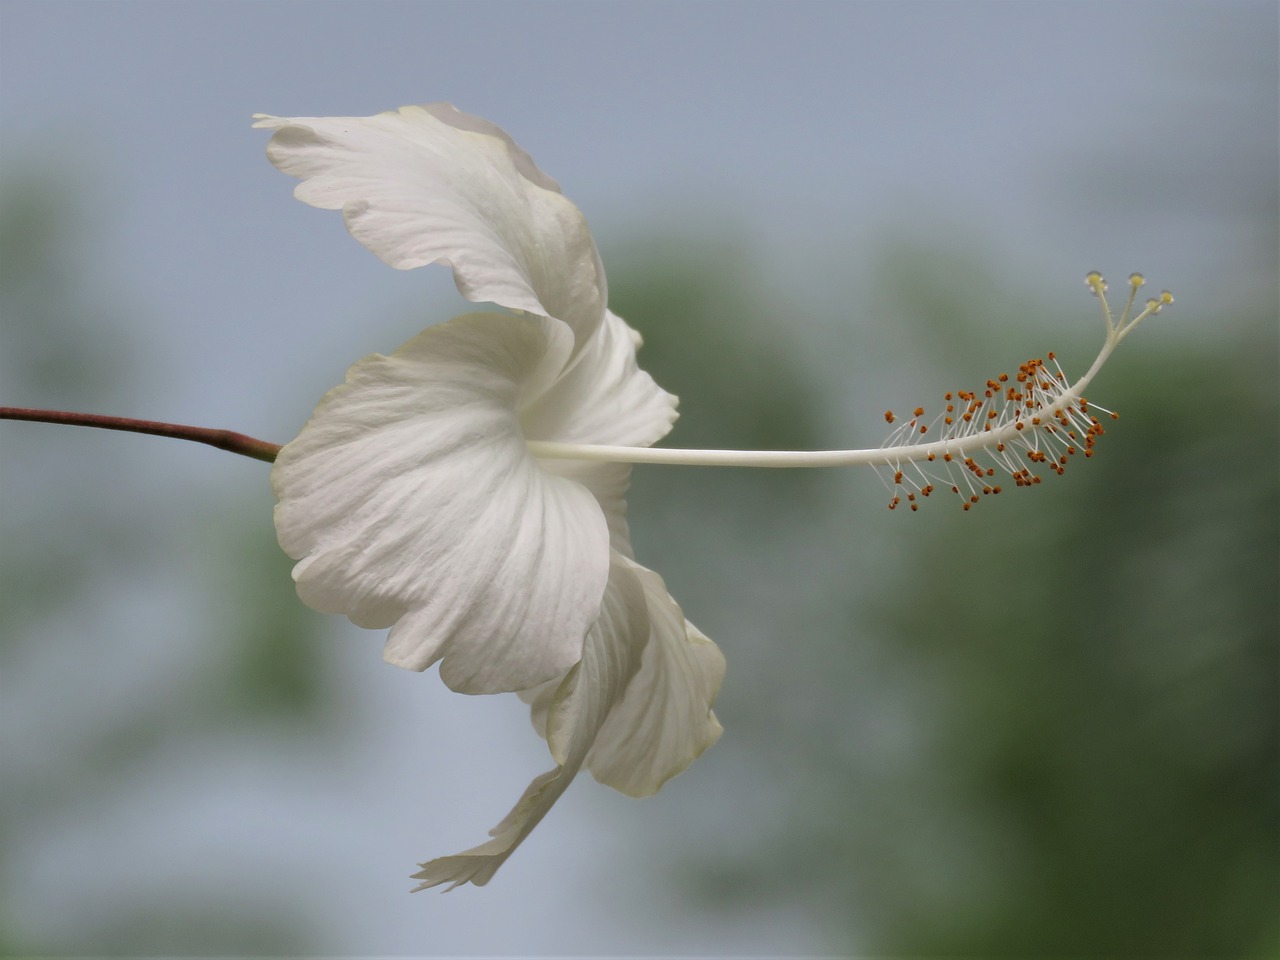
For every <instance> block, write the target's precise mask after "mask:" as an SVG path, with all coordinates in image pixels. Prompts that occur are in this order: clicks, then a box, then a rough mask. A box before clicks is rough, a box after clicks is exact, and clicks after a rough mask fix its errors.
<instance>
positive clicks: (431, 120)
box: [255, 103, 608, 344]
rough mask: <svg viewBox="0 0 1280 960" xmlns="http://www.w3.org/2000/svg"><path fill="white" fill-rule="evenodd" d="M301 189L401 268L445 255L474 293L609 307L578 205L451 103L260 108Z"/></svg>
mask: <svg viewBox="0 0 1280 960" xmlns="http://www.w3.org/2000/svg"><path fill="white" fill-rule="evenodd" d="M255 119H256V120H257V123H256V124H255V126H257V127H265V128H268V129H271V130H274V131H275V133H274V135H273V136H272V138H271V142H270V144H269V145H268V147H267V156H268V157H269V158H270V160H271V162H272V163H274V164H275V165H276V166H277V167H278V168H280V170H282V171H283V172H285V173H287V174H290V175H291V176H294V177H298V178H300V179H301V180H302V183H300V184H299V185H298V187H297V189H296V190H295V191H294V194H295V196H297V197H298V199H300V200H302V201H304V202H305V203H309V204H311V205H312V206H316V207H321V208H324V209H327V210H341V211H342V212H343V217H344V218H345V220H346V223H347V228H348V229H349V230H350V231H351V233H352V235H353V236H354V237H355V238H356V239H357V240H359V241H360V242H361V243H362V244H364V245H365V246H366V247H368V248H369V249H370V250H372V251H373V252H374V253H376V254H377V255H378V256H379V257H381V258H382V259H383V260H384V261H385V262H386V263H388V264H390V265H391V266H393V267H397V268H399V269H402V270H407V269H411V268H414V267H420V266H424V265H426V264H428V263H436V262H442V263H446V264H448V265H449V266H451V267H452V268H453V273H454V279H455V281H456V283H457V285H458V289H459V291H461V293H462V295H463V296H465V297H467V298H468V299H469V300H473V301H477V302H493V303H497V304H501V305H502V306H505V307H509V308H511V309H513V310H522V311H526V312H529V313H536V314H541V315H545V316H550V317H556V318H558V319H560V320H563V321H564V322H565V323H567V324H569V326H570V327H571V328H572V329H573V331H574V336H575V338H576V339H577V341H578V343H579V344H581V343H585V342H586V340H587V338H588V336H589V335H590V334H591V333H592V332H593V331H594V330H595V329H596V327H598V326H599V325H600V323H601V321H602V320H603V318H604V311H605V304H606V302H607V300H608V296H607V292H606V286H605V276H604V269H603V267H601V265H600V258H599V255H598V254H597V252H596V247H595V242H594V241H593V240H592V239H591V232H590V231H589V230H588V228H587V222H586V219H585V218H584V217H583V216H582V213H581V211H579V210H578V208H577V207H576V206H574V205H573V203H571V202H570V201H569V200H567V199H566V198H565V197H564V196H562V195H561V193H560V191H559V187H557V186H556V183H555V181H554V180H552V179H551V178H550V177H547V176H546V175H545V174H543V173H542V172H541V171H540V170H538V168H537V167H536V166H534V164H533V161H532V160H531V159H530V158H529V156H528V154H526V153H525V152H524V151H523V150H521V149H520V148H519V147H518V146H516V144H515V143H514V141H512V140H511V138H510V137H508V136H507V135H506V134H505V133H503V132H502V130H500V129H499V128H498V127H496V126H494V125H493V124H491V123H489V122H488V121H485V120H481V119H480V118H478V117H472V116H468V115H467V114H465V113H461V112H459V111H458V110H456V109H454V108H453V107H452V106H450V105H449V104H443V103H433V104H427V105H425V106H413V107H402V108H400V110H398V111H390V112H387V113H380V114H378V115H377V116H374V117H295V118H285V117H270V116H265V115H262V114H258V115H256V116H255Z"/></svg>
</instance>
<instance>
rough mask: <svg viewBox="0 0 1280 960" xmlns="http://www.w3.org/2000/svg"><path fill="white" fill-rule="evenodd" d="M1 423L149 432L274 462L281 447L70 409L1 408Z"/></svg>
mask: <svg viewBox="0 0 1280 960" xmlns="http://www.w3.org/2000/svg"><path fill="white" fill-rule="evenodd" d="M0 420H28V421H32V422H35V423H63V424H68V425H70V426H76V427H98V428H99V429H102V430H124V431H127V432H129V433H147V434H150V435H152V436H154V437H172V438H173V439H175V440H191V441H193V442H195V443H205V444H208V445H209V446H211V447H217V448H218V449H219V450H227V451H229V452H231V453H238V454H240V456H242V457H251V458H252V459H254V460H263V461H266V462H267V463H272V462H273V461H274V460H275V458H276V454H277V453H279V452H280V444H278V443H268V442H267V441H266V440H257V439H254V438H253V437H248V436H245V435H244V434H243V433H234V432H233V431H231V430H213V429H210V428H208V427H189V426H186V425H184V424H181V423H162V422H161V421H158V420H134V419H133V418H131V417H104V416H102V415H100V414H96V413H71V412H70V411H66V410H33V409H29V408H26V407H0Z"/></svg>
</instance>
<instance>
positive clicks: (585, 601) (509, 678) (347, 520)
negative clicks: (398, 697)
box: [272, 314, 609, 693]
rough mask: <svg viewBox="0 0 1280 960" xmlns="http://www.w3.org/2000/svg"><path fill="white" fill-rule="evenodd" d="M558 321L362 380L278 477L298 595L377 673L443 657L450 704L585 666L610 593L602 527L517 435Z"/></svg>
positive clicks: (484, 333) (289, 450) (340, 397)
mask: <svg viewBox="0 0 1280 960" xmlns="http://www.w3.org/2000/svg"><path fill="white" fill-rule="evenodd" d="M570 349H571V345H570V334H569V331H568V329H567V328H566V327H565V326H564V325H563V324H562V323H560V322H559V321H556V320H551V319H546V318H519V317H511V316H505V315H500V314H470V315H467V316H463V317H459V318H457V319H455V320H453V321H450V322H449V323H446V324H443V325H441V326H437V327H432V328H430V329H428V330H426V331H425V332H423V333H421V334H419V335H418V336H417V337H415V338H414V339H413V340H410V341H409V342H408V343H407V344H405V345H404V346H403V347H401V348H400V349H399V350H397V351H396V352H395V353H394V354H392V355H391V356H389V357H383V356H372V357H367V358H366V359H364V360H362V361H360V362H359V363H357V364H355V365H354V366H353V367H352V368H351V369H350V371H349V372H348V375H347V380H346V383H344V384H343V385H342V386H340V387H337V388H336V389H334V390H332V391H330V392H329V394H328V395H327V396H326V397H325V398H324V399H323V400H322V401H321V403H320V405H319V406H318V407H317V408H316V411H315V413H314V414H313V415H312V417H311V419H310V420H309V421H308V423H307V424H306V426H305V427H304V428H303V430H302V432H301V433H300V434H299V436H298V437H297V439H295V440H293V441H292V442H291V443H289V444H287V445H286V446H285V447H284V448H283V449H282V450H281V452H280V456H279V458H278V459H277V460H276V463H275V466H274V467H273V469H272V487H273V489H274V490H275V493H276V498H277V500H278V504H277V507H276V528H277V533H278V536H279V539H280V544H281V546H282V547H283V548H284V550H285V552H286V553H288V554H289V555H290V556H292V557H294V558H297V559H299V560H300V562H299V563H298V564H297V566H296V567H295V568H294V579H295V580H296V581H297V584H298V593H299V596H301V598H302V599H303V601H304V602H306V603H307V604H308V605H309V606H312V607H314V608H315V609H317V610H320V611H322V612H335V613H344V614H346V615H347V616H348V617H350V618H351V620H352V621H353V622H354V623H356V624H358V625H359V626H363V627H374V628H381V627H388V626H390V627H392V630H391V634H390V636H389V637H388V639H387V646H386V650H385V653H384V656H385V657H386V659H387V660H388V661H390V662H391V663H393V664H396V665H397V666H402V667H407V668H410V669H415V670H422V669H425V668H426V667H428V666H429V665H431V664H432V663H434V662H436V661H437V660H440V659H441V658H442V657H443V658H444V662H443V663H442V664H441V670H440V675H441V677H442V678H443V679H444V681H445V682H446V683H447V684H448V685H449V686H450V687H451V688H453V689H454V690H458V691H461V692H464V693H495V692H500V691H510V690H520V689H525V688H528V687H531V686H533V685H535V684H538V683H541V682H543V681H545V680H548V679H550V678H552V677H555V676H560V675H563V674H564V672H565V671H566V670H568V669H569V668H570V667H571V666H573V664H575V663H576V662H577V661H578V660H579V658H580V657H581V653H582V645H583V642H584V637H585V636H586V634H587V631H588V629H589V628H590V627H591V624H592V623H593V622H594V621H595V620H596V618H597V616H598V614H599V609H600V601H601V597H602V595H603V593H604V588H605V583H606V582H607V579H608V569H609V546H608V537H609V533H608V528H607V524H606V521H605V518H604V515H603V513H602V511H601V509H600V506H599V505H598V503H597V502H596V501H595V499H594V498H593V497H592V495H591V494H590V493H589V492H588V491H587V490H586V489H584V488H583V487H582V486H580V485H579V484H577V483H574V482H572V481H571V480H567V479H565V478H562V477H557V476H554V475H552V474H550V473H547V472H546V471H544V470H542V469H541V468H540V467H539V466H538V463H537V462H536V461H535V460H534V459H533V457H532V456H530V454H529V452H528V448H527V446H526V444H525V438H524V435H523V433H522V431H521V429H520V425H519V421H518V418H517V408H518V406H519V404H520V402H521V398H522V397H524V396H527V395H536V394H538V393H540V392H541V391H542V390H544V389H545V388H546V386H547V384H548V383H550V382H552V380H553V379H554V377H555V376H556V375H557V374H558V373H559V371H560V370H561V369H562V368H563V365H564V363H565V361H566V359H567V357H568V354H569V351H570Z"/></svg>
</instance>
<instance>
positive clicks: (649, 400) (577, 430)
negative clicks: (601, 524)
mask: <svg viewBox="0 0 1280 960" xmlns="http://www.w3.org/2000/svg"><path fill="white" fill-rule="evenodd" d="M638 344H639V337H638V336H637V335H636V333H635V331H634V330H632V329H631V328H630V327H629V326H627V324H626V323H625V322H624V321H623V320H621V319H620V318H619V317H618V316H617V315H616V314H614V313H612V312H610V313H608V314H607V315H606V317H605V322H604V323H603V324H601V326H600V327H599V329H598V330H597V331H596V332H595V334H594V335H593V336H592V337H591V339H590V341H589V342H587V343H586V344H585V345H584V346H583V348H582V351H581V353H580V354H579V356H578V357H577V359H576V360H575V361H574V364H573V366H572V367H571V368H570V370H569V371H568V372H567V373H565V374H564V375H562V376H561V377H560V378H559V379H558V380H557V381H556V382H555V384H553V385H552V386H551V387H550V389H548V390H547V391H546V392H545V393H543V394H541V395H539V396H538V397H536V398H535V399H533V400H532V401H531V402H530V403H528V404H527V405H526V406H525V407H523V408H522V409H521V411H520V422H521V423H522V424H523V426H524V431H525V436H527V437H528V438H529V439H530V440H553V441H558V442H561V443H600V444H619V445H627V446H649V445H650V444H652V443H654V442H655V441H657V440H660V439H661V438H662V437H664V436H666V435H667V433H668V432H669V431H670V429H671V425H672V423H674V422H675V419H676V415H677V414H676V404H677V403H678V401H677V399H676V397H674V396H673V395H672V394H670V393H667V391H665V390H663V389H662V388H661V387H659V386H658V385H657V384H656V383H655V382H654V381H653V378H652V377H650V376H649V374H647V373H645V371H643V370H641V369H640V366H639V364H637V363H636V347H637V346H638ZM539 463H540V464H541V465H542V468H543V469H544V470H547V471H548V472H550V473H554V474H556V475H558V476H562V477H565V478H567V479H570V480H573V481H574V482H575V483H579V484H581V485H583V486H585V487H586V488H587V489H588V490H590V491H591V492H592V493H593V494H594V495H595V497H596V500H597V502H598V503H599V504H600V508H601V509H602V510H603V511H604V514H605V517H607V518H608V521H609V533H610V543H611V545H612V546H613V548H614V549H615V550H617V551H619V552H620V553H623V554H625V555H626V556H631V540H630V535H629V533H628V531H627V522H626V512H627V506H626V494H627V487H628V486H629V484H630V482H631V466H630V464H624V463H595V462H591V463H587V462H583V461H575V460H556V459H541V460H539Z"/></svg>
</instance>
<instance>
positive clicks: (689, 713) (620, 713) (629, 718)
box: [587, 554, 725, 797]
mask: <svg viewBox="0 0 1280 960" xmlns="http://www.w3.org/2000/svg"><path fill="white" fill-rule="evenodd" d="M614 562H615V563H618V562H622V563H625V564H626V566H627V568H628V569H629V570H631V571H632V572H633V573H634V574H635V576H636V579H637V580H638V581H639V583H640V584H641V586H642V588H643V590H644V595H645V604H646V607H647V609H648V614H649V635H648V637H647V642H646V644H645V647H644V653H643V657H642V661H641V667H640V670H639V671H638V672H637V673H636V675H635V676H634V677H632V679H631V681H630V683H629V684H628V685H627V689H626V693H625V695H624V696H623V698H622V701H621V702H620V703H619V704H618V705H617V706H615V707H614V708H613V710H612V711H610V713H609V716H608V719H606V721H605V723H604V726H603V727H601V729H600V733H599V735H598V736H597V737H596V742H595V744H594V746H592V748H591V753H590V754H589V755H588V757H587V768H588V769H589V770H590V771H591V773H592V775H593V776H594V777H595V778H596V779H597V780H599V781H600V782H601V783H604V784H608V785H609V786H611V787H613V788H614V789H615V790H620V791H621V792H623V793H625V794H627V795H628V796H632V797H642V796H648V795H649V794H653V793H657V791H658V789H659V788H660V787H661V786H662V785H663V784H664V783H666V782H667V781H668V780H670V779H671V778H672V777H674V776H675V775H676V774H677V773H680V772H681V771H683V770H684V769H685V768H686V767H688V766H689V764H691V763H693V761H694V760H696V759H697V758H698V756H699V755H700V754H701V753H702V751H704V750H706V749H707V747H709V746H711V745H712V744H713V743H715V742H716V740H718V739H719V738H720V733H721V731H722V729H723V728H722V727H721V726H720V722H719V721H718V720H717V719H716V716H715V714H714V713H712V710H711V708H712V705H713V704H714V703H715V699H716V695H717V694H718V693H719V692H720V683H721V681H723V680H724V668H725V662H724V654H722V653H721V652H720V648H719V647H717V646H716V645H715V644H714V643H713V642H712V641H711V640H709V639H708V638H707V637H706V636H704V635H703V634H702V632H701V631H700V630H698V628H697V627H695V626H694V625H693V624H691V623H689V622H688V621H687V620H685V618H684V614H683V612H682V611H681V610H680V607H679V606H678V605H677V604H676V602H675V600H673V599H672V598H671V595H670V594H669V593H667V588H666V585H665V584H664V583H663V582H662V578H661V577H660V576H658V575H657V574H656V573H654V572H653V571H652V570H649V569H646V568H645V567H642V566H640V565H639V564H638V563H636V562H635V561H634V560H629V559H623V558H619V557H618V556H617V555H616V554H615V556H614Z"/></svg>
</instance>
